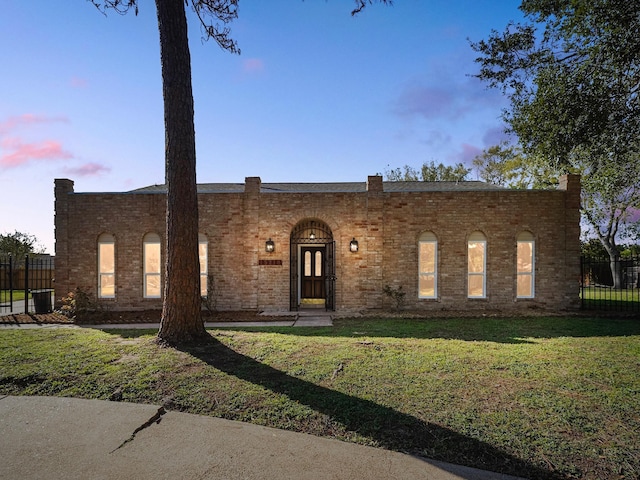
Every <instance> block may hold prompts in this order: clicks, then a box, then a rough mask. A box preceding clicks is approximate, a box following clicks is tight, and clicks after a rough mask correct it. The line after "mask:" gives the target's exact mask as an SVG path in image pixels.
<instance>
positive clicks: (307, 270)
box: [304, 251, 311, 277]
mask: <svg viewBox="0 0 640 480" xmlns="http://www.w3.org/2000/svg"><path fill="white" fill-rule="evenodd" d="M304 276H305V277H310V276H311V252H309V251H306V252H304Z"/></svg>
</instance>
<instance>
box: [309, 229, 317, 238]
mask: <svg viewBox="0 0 640 480" xmlns="http://www.w3.org/2000/svg"><path fill="white" fill-rule="evenodd" d="M315 239H316V234H315V233H314V232H313V230H311V235H309V240H315Z"/></svg>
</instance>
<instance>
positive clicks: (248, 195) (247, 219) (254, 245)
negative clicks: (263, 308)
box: [238, 177, 262, 310]
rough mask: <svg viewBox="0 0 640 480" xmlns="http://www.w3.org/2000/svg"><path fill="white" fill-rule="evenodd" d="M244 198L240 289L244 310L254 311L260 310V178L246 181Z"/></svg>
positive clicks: (247, 178) (250, 178)
mask: <svg viewBox="0 0 640 480" xmlns="http://www.w3.org/2000/svg"><path fill="white" fill-rule="evenodd" d="M244 182H245V183H244V198H243V226H244V228H243V231H244V235H243V236H244V238H243V241H242V242H241V243H240V244H241V245H242V248H243V249H244V251H243V252H242V256H241V258H243V259H244V262H245V263H244V264H243V265H242V267H241V268H242V269H243V272H242V275H241V278H242V283H243V285H238V288H239V289H240V290H241V291H242V294H241V298H242V308H243V309H247V310H253V309H256V308H258V281H259V273H260V267H259V266H258V248H259V246H260V238H259V228H258V226H259V223H260V222H259V221H260V186H261V184H262V181H261V180H260V177H246V178H245V180H244Z"/></svg>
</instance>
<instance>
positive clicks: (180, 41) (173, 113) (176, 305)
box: [156, 0, 208, 345]
mask: <svg viewBox="0 0 640 480" xmlns="http://www.w3.org/2000/svg"><path fill="white" fill-rule="evenodd" d="M156 8H157V11H158V29H159V31H160V57H161V63H162V94H163V98H164V126H165V172H166V183H167V230H166V242H167V243H166V245H167V253H166V263H165V289H164V301H163V304H162V319H161V324H160V330H159V332H158V341H160V342H162V343H166V344H170V345H177V344H181V343H192V342H198V341H202V340H203V339H206V338H207V337H208V334H207V332H206V331H205V328H204V324H203V322H202V318H201V315H200V312H201V309H200V302H201V300H200V286H199V282H200V275H199V272H200V268H199V260H198V196H197V191H196V147H195V128H194V124H193V115H194V112H193V92H192V87H191V58H190V54H189V41H188V37H187V19H186V15H185V2H184V0H156Z"/></svg>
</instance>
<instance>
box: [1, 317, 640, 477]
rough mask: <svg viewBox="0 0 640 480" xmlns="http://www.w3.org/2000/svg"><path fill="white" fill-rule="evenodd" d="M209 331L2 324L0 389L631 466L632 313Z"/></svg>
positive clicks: (498, 461) (638, 349) (564, 466)
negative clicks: (192, 343) (187, 341)
mask: <svg viewBox="0 0 640 480" xmlns="http://www.w3.org/2000/svg"><path fill="white" fill-rule="evenodd" d="M335 324H336V325H335V326H334V327H330V328H275V327H271V328H244V329H216V330H211V335H212V338H213V339H214V341H213V342H212V343H211V344H210V345H207V346H202V347H191V348H184V349H181V350H174V349H170V348H162V347H160V346H158V345H156V344H155V343H154V341H153V339H154V336H153V334H154V332H150V331H146V332H145V331H131V330H127V331H111V332H105V331H99V330H89V329H87V330H82V329H66V328H60V329H55V330H52V329H47V330H44V329H43V330H24V331H20V330H8V329H7V330H0V393H3V394H12V395H59V396H75V397H83V398H100V399H109V398H110V397H111V395H112V394H113V393H114V392H115V391H116V390H117V391H119V392H120V394H121V397H122V400H124V401H130V402H144V403H154V404H160V403H162V402H165V403H166V404H167V407H168V408H169V409H174V410H180V411H185V412H191V413H198V414H204V415H213V416H218V417H223V418H228V419H233V420H241V421H246V422H252V423H256V424H260V425H268V426H271V427H277V428H284V429H289V430H295V431H300V432H306V433H310V434H314V435H319V436H328V437H333V438H338V439H341V440H344V441H348V442H357V443H361V444H366V445H373V446H377V447H382V448H388V449H393V450H398V451H405V452H410V453H415V454H419V455H423V456H427V457H431V458H436V459H440V460H445V461H449V462H454V463H459V464H464V465H470V466H474V467H478V468H483V469H488V470H493V471H498V472H502V473H509V474H513V475H520V476H523V477H527V478H593V479H596V478H638V477H639V476H640V442H638V432H639V431H640V375H639V374H638V373H639V372H640V321H637V320H628V319H627V320H619V319H618V320H616V319H606V320H603V319H591V318H521V319H505V318H482V319H473V318H464V319H442V320H438V319H433V320H398V319H393V320H392V319H366V320H365V319H344V320H337V321H336V322H335Z"/></svg>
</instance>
